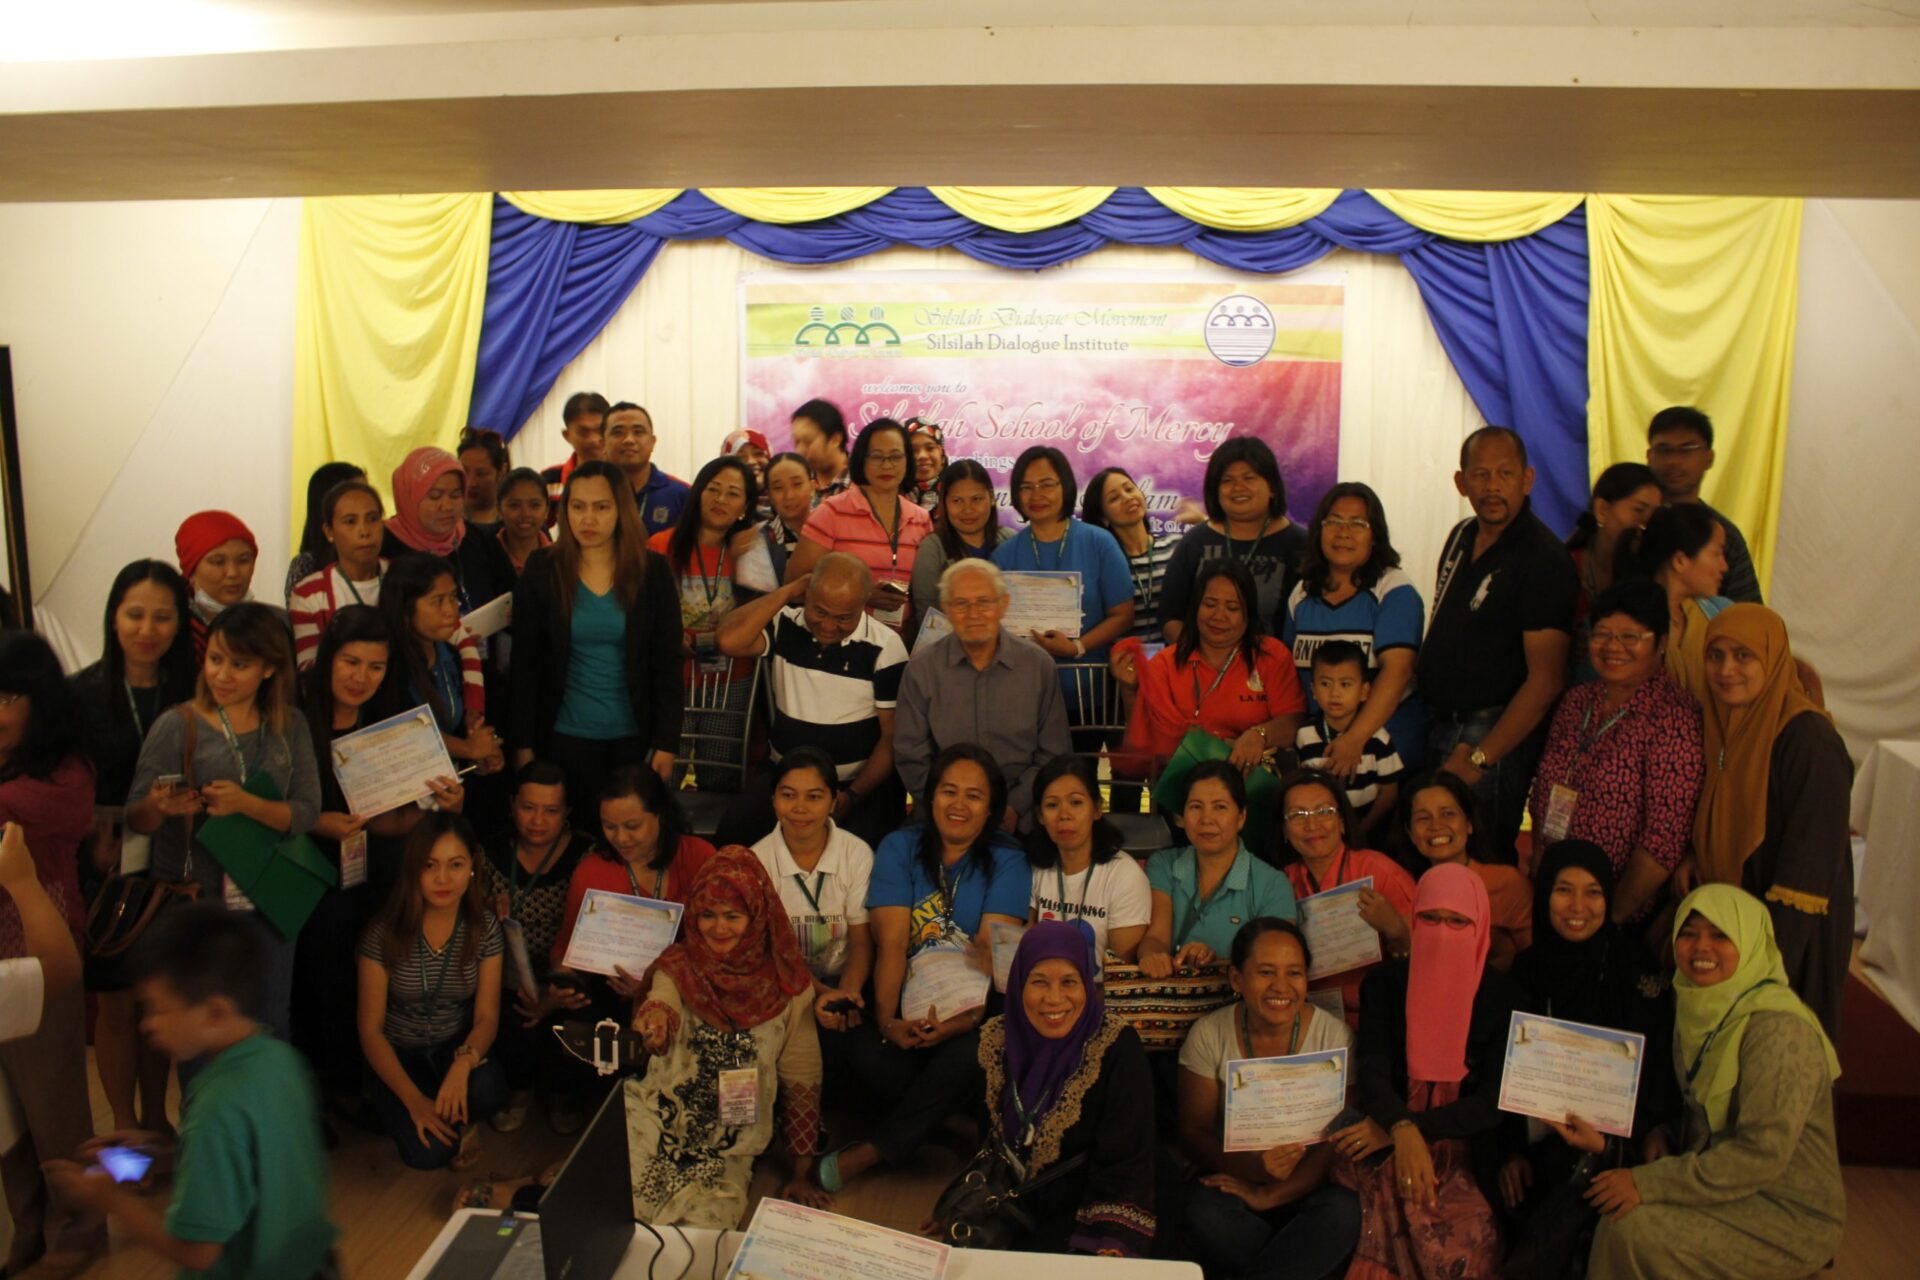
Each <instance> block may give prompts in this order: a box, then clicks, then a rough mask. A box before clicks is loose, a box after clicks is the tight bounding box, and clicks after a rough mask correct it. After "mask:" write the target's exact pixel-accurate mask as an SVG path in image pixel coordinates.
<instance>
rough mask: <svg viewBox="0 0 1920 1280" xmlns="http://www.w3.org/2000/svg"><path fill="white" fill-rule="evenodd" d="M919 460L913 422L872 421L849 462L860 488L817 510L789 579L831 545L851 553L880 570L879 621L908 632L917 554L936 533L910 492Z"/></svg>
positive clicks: (873, 601) (875, 606)
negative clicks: (906, 490) (913, 448)
mask: <svg viewBox="0 0 1920 1280" xmlns="http://www.w3.org/2000/svg"><path fill="white" fill-rule="evenodd" d="M911 466H912V462H911V454H910V452H909V450H908V445H907V429H906V428H905V427H903V426H901V425H900V424H899V423H897V422H895V421H894V420H893V419H892V418H875V419H874V420H873V421H872V422H869V423H868V424H867V425H866V427H865V428H863V429H862V430H861V432H860V435H859V438H858V439H856V440H855V441H854V442H853V454H852V458H851V460H850V461H849V462H848V464H847V471H848V473H849V474H850V475H852V477H853V487H852V488H850V489H848V490H847V491H846V492H845V493H838V494H835V495H834V496H833V497H831V498H828V499H827V500H826V501H824V502H822V503H821V504H820V505H819V506H817V507H815V508H814V509H813V514H812V515H811V516H809V517H808V518H807V527H806V528H804V529H802V530H801V531H800V542H799V545H798V546H796V547H794V549H793V555H792V557H791V558H789V559H788V561H787V581H788V582H792V581H793V580H794V579H796V578H798V577H799V576H800V575H801V574H804V573H808V572H810V571H811V570H812V569H813V566H814V565H815V564H817V563H819V560H820V557H821V556H823V555H825V554H827V552H829V551H846V552H850V553H852V554H853V555H856V556H859V557H860V559H861V560H863V561H865V562H866V566H867V568H868V569H869V570H871V571H872V573H873V595H872V596H871V597H870V598H869V599H868V601H867V603H868V606H869V608H871V609H872V611H873V617H874V620H875V621H876V622H884V623H886V624H887V625H888V626H890V627H892V628H893V629H894V630H896V631H902V632H904V629H905V627H906V625H907V614H908V608H907V603H908V584H909V583H910V582H911V581H912V578H913V561H914V556H915V553H916V551H917V550H918V548H919V546H920V541H921V539H923V538H926V537H929V536H931V535H932V533H933V517H931V516H929V515H928V514H927V513H926V512H925V511H923V510H922V509H921V508H920V507H919V506H918V505H917V504H916V503H915V502H914V501H913V499H912V498H910V497H907V498H903V497H902V493H901V486H903V485H904V484H905V483H906V479H907V473H908V470H909V469H910V467H911Z"/></svg>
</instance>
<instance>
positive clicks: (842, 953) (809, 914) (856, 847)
mask: <svg viewBox="0 0 1920 1280" xmlns="http://www.w3.org/2000/svg"><path fill="white" fill-rule="evenodd" d="M753 856H754V857H756V858H758V859H760V865H761V866H763V867H765V868H766V869H767V874H768V875H769V876H771V877H773V887H774V888H776V889H778V890H779V891H780V903H781V905H782V906H784V907H786V909H787V918H788V919H789V920H791V921H792V922H793V932H794V936H795V937H796V938H798V939H799V940H800V953H801V954H802V955H804V956H806V958H807V967H808V968H809V969H811V970H813V976H814V977H815V978H817V979H819V980H820V981H822V982H832V981H833V980H834V979H835V978H838V977H839V976H840V972H841V970H843V969H845V968H846V967H847V938H848V933H849V931H850V930H851V929H852V928H853V926H855V925H857V924H865V923H866V922H867V886H868V884H869V883H870V882H871V881H872V878H873V850H872V849H871V848H869V847H868V846H867V842H866V841H865V840H862V839H861V838H860V837H859V836H856V835H854V834H852V833H851V832H848V831H844V830H842V829H841V828H840V827H839V826H838V825H831V826H830V827H829V829H828V832H827V847H826V848H825V849H824V850H822V851H821V854H820V860H819V861H818V862H817V863H815V864H814V868H813V870H812V871H802V870H801V869H800V866H799V864H798V863H796V862H795V861H794V860H793V854H791V853H790V852H788V851H787V838H786V837H785V836H784V835H782V834H781V833H780V828H778V827H775V828H774V829H773V832H772V834H771V835H768V836H766V837H764V838H762V839H761V840H759V841H758V842H756V843H755V844H754V846H753Z"/></svg>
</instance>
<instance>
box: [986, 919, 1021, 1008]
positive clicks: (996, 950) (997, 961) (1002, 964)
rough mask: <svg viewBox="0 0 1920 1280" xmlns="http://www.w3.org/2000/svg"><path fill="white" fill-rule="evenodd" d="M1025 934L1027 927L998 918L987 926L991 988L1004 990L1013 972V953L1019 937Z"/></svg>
mask: <svg viewBox="0 0 1920 1280" xmlns="http://www.w3.org/2000/svg"><path fill="white" fill-rule="evenodd" d="M1026 936H1027V927H1026V926H1025V925H1020V924H1004V923H1002V922H1000V921H998V920H996V921H994V922H993V923H992V924H990V925H988V926H987V937H988V939H990V940H991V941H992V943H993V989H994V990H995V991H1005V990H1006V989H1007V979H1008V977H1010V976H1011V975H1012V973H1013V953H1014V952H1016V951H1018V950H1019V949H1020V939H1022V938H1024V937H1026Z"/></svg>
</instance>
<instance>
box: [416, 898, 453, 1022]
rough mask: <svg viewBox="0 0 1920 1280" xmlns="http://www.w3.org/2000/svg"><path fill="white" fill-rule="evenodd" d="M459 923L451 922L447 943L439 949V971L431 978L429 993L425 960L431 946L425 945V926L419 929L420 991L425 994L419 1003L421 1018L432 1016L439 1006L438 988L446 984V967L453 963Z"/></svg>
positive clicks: (430, 956) (430, 952)
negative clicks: (429, 992)
mask: <svg viewBox="0 0 1920 1280" xmlns="http://www.w3.org/2000/svg"><path fill="white" fill-rule="evenodd" d="M460 923H461V922H460V921H459V920H458V919H456V920H455V921H454V922H453V932H452V933H450V934H448V935H447V945H446V946H445V947H444V948H442V949H441V951H440V973H439V976H438V977H436V978H434V980H433V991H432V993H431V994H428V993H427V961H428V960H430V959H432V958H433V948H432V947H429V946H428V945H427V930H426V927H425V926H424V925H423V926H422V927H421V929H420V991H421V994H423V995H426V999H425V1000H423V1001H421V1004H420V1010H421V1014H420V1016H421V1017H423V1018H431V1017H433V1015H434V1011H435V1010H437V1009H438V1008H439V1007H440V988H441V987H443V986H445V985H446V982H447V969H448V967H449V966H451V965H452V964H453V944H454V943H455V942H457V941H459V938H460Z"/></svg>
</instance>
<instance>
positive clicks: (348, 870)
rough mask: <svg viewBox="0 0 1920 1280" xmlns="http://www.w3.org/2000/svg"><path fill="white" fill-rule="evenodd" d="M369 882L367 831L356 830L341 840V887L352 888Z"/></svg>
mask: <svg viewBox="0 0 1920 1280" xmlns="http://www.w3.org/2000/svg"><path fill="white" fill-rule="evenodd" d="M366 882H367V833H366V832H365V831H364V830H361V831H356V832H354V833H353V834H352V835H350V836H348V837H347V838H346V839H345V840H342V841H341V842H340V887H341V888H342V889H352V888H356V887H357V886H359V885H363V884H365V883H366Z"/></svg>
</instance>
